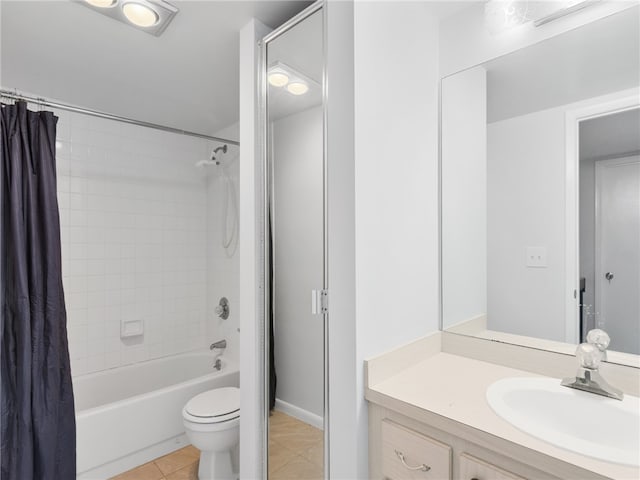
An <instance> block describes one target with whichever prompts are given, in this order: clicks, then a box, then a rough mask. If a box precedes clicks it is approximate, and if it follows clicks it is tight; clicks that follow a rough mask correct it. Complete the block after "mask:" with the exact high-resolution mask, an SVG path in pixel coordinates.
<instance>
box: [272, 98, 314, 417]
mask: <svg viewBox="0 0 640 480" xmlns="http://www.w3.org/2000/svg"><path fill="white" fill-rule="evenodd" d="M322 133H323V131H322V108H321V107H314V108H311V109H309V110H305V111H302V112H300V113H296V114H293V115H289V116H287V117H284V118H281V119H279V120H276V121H275V122H273V126H272V135H273V140H272V145H273V157H272V161H273V169H274V175H273V179H274V180H273V182H274V185H273V190H274V205H273V214H272V215H273V217H272V219H273V236H274V249H275V251H274V347H275V368H276V374H277V377H278V386H277V389H276V397H277V399H278V400H279V401H281V402H286V404H289V405H291V406H293V407H295V408H297V409H300V410H302V412H296V414H297V415H302V416H301V417H300V418H301V419H303V420H305V421H307V422H308V421H312V420H314V419H313V416H316V417H323V416H324V393H323V392H324V325H323V323H324V322H323V316H322V315H313V314H312V313H311V290H314V289H321V288H322V286H323V277H324V253H323V245H324V228H323V227H324V225H323V206H324V203H323V199H324V186H323V155H322V145H323V139H322ZM308 414H311V416H309V415H308ZM317 420H320V419H317ZM320 421H321V420H320Z"/></svg>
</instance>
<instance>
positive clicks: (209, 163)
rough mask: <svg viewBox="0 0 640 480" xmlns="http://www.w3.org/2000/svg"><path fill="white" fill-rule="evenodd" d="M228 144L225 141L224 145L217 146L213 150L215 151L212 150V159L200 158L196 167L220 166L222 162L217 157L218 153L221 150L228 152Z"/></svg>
mask: <svg viewBox="0 0 640 480" xmlns="http://www.w3.org/2000/svg"><path fill="white" fill-rule="evenodd" d="M227 148H228V147H227V144H226V143H225V144H224V145H223V146H221V147H218V148H216V149H215V150H213V152H211V159H210V160H200V161H199V162H197V163H196V167H209V166H212V165H213V166H218V165H220V164H221V163H222V162H221V161H220V160H218V159H217V153H218V152H219V151H222V153H227Z"/></svg>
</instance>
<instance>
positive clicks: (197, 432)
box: [182, 387, 240, 480]
mask: <svg viewBox="0 0 640 480" xmlns="http://www.w3.org/2000/svg"><path fill="white" fill-rule="evenodd" d="M182 418H183V420H184V428H185V431H186V433H187V437H188V438H189V441H190V442H191V444H192V445H193V446H194V447H196V448H197V449H198V450H200V467H199V468H198V478H199V480H236V479H237V478H238V476H237V474H236V473H234V471H233V462H232V459H231V458H232V455H233V453H234V451H235V450H236V449H237V447H238V443H239V441H240V389H238V388H236V387H224V388H216V389H214V390H209V391H206V392H204V393H200V394H199V395H196V396H195V397H193V398H192V399H191V400H189V401H188V402H187V404H186V405H185V406H184V408H183V409H182Z"/></svg>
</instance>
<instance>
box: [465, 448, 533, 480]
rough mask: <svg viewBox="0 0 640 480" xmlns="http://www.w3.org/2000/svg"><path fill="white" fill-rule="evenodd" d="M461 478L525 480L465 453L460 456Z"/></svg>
mask: <svg viewBox="0 0 640 480" xmlns="http://www.w3.org/2000/svg"><path fill="white" fill-rule="evenodd" d="M459 464H460V478H461V479H469V480H489V479H491V480H525V478H524V477H521V476H519V475H516V474H514V473H511V472H507V471H506V470H503V469H502V468H499V467H497V466H495V465H492V464H490V463H487V462H485V461H483V460H480V459H479V458H476V457H473V456H471V455H469V454H467V453H463V454H462V455H460V458H459Z"/></svg>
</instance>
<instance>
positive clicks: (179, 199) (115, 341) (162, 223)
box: [57, 112, 237, 375]
mask: <svg viewBox="0 0 640 480" xmlns="http://www.w3.org/2000/svg"><path fill="white" fill-rule="evenodd" d="M58 133H59V135H58V138H59V140H60V142H61V145H60V148H59V149H58V185H57V190H58V204H59V208H60V219H61V225H62V228H61V238H62V243H63V245H62V250H63V274H64V279H63V281H64V286H65V298H66V305H67V317H68V324H69V343H70V347H69V348H70V351H71V355H72V358H73V363H72V372H73V375H82V374H85V373H89V372H95V371H100V370H104V369H108V368H116V367H118V366H121V365H125V364H130V363H135V362H140V361H145V360H147V359H150V358H159V357H161V356H164V355H172V354H176V353H181V352H185V351H189V350H193V349H199V348H203V347H204V346H205V345H208V344H209V343H211V342H212V341H214V340H216V339H218V337H220V335H221V333H219V332H218V331H217V330H218V322H211V321H210V319H211V318H212V315H211V314H210V312H209V309H210V308H211V309H212V308H213V307H214V306H215V304H217V299H216V302H215V303H214V302H209V301H208V296H209V295H210V292H211V288H210V287H209V284H210V283H212V282H213V283H215V285H216V287H215V295H216V296H218V295H219V296H222V295H226V296H227V297H229V298H234V299H236V298H237V274H235V275H228V274H227V271H228V270H229V269H230V268H231V267H229V268H226V269H225V268H222V267H223V263H228V264H230V265H231V264H237V258H236V259H232V260H229V259H226V257H225V255H224V251H217V249H221V247H220V246H219V244H217V245H213V246H212V245H211V244H210V242H209V241H208V237H209V236H210V234H211V232H212V231H214V230H215V229H217V228H218V227H219V225H220V218H219V216H220V215H221V214H222V210H221V208H219V207H218V208H217V209H211V205H210V204H211V200H210V197H211V196H215V198H218V197H219V196H220V195H219V194H218V193H216V192H215V191H214V190H215V188H219V185H216V186H215V187H212V185H210V184H208V183H207V182H206V180H205V179H206V175H208V174H210V172H207V171H204V170H201V169H196V168H194V164H195V163H196V162H197V161H198V160H201V159H202V158H204V157H205V156H208V152H209V151H210V150H211V149H212V148H213V144H212V143H211V142H206V141H203V140H202V139H194V138H190V137H185V136H179V135H174V134H169V133H165V132H157V131H152V130H149V129H145V128H140V127H135V126H131V125H123V124H119V123H117V122H111V121H106V120H102V119H93V118H90V117H83V116H82V115H77V114H72V113H66V112H65V113H64V114H61V116H60V121H59V124H58ZM67 159H68V160H67ZM213 257H215V258H220V259H224V261H221V262H218V263H216V262H214V261H210V259H211V258H213ZM216 270H218V271H219V272H220V278H217V275H218V273H217V272H216ZM231 270H233V268H231ZM225 277H227V278H225ZM227 282H229V283H228V285H227ZM234 282H235V283H234ZM209 303H211V305H209ZM123 318H136V319H137V318H140V319H142V320H143V321H144V322H145V335H144V336H143V337H142V338H140V339H136V340H135V341H133V342H132V343H126V342H124V341H123V340H121V339H120V322H121V319H123ZM236 324H237V320H236ZM227 325H230V324H227ZM227 330H228V331H229V332H228V334H229V335H231V334H232V333H236V334H237V332H235V329H233V328H229V329H227ZM230 342H231V339H230Z"/></svg>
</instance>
